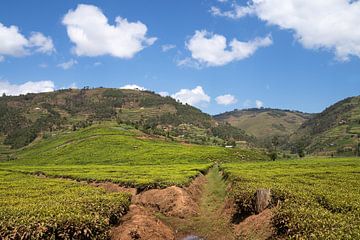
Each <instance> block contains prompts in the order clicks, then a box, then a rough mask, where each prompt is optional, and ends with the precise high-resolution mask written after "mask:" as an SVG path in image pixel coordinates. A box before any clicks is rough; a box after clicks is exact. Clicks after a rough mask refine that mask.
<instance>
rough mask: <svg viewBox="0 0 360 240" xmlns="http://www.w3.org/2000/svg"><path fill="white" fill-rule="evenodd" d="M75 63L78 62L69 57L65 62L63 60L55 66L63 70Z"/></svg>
mask: <svg viewBox="0 0 360 240" xmlns="http://www.w3.org/2000/svg"><path fill="white" fill-rule="evenodd" d="M76 64H78V62H77V61H76V60H74V59H70V60H69V61H67V62H63V63H59V64H58V65H56V66H57V67H60V68H62V69H64V70H68V69H70V68H72V67H73V66H75V65H76Z"/></svg>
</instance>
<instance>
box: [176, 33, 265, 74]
mask: <svg viewBox="0 0 360 240" xmlns="http://www.w3.org/2000/svg"><path fill="white" fill-rule="evenodd" d="M271 44H272V39H271V37H270V36H267V37H264V38H255V39H254V40H251V41H248V42H241V41H238V40H237V39H233V40H231V41H230V42H229V43H227V39H226V38H225V37H224V36H222V35H219V34H213V33H209V32H207V31H206V30H202V31H196V32H195V34H194V36H192V37H191V38H190V40H189V41H188V42H187V43H186V48H187V49H188V50H189V51H190V52H191V57H192V60H193V61H195V62H198V63H199V64H200V65H201V66H202V65H204V66H208V67H210V66H223V65H225V64H228V63H230V62H232V61H237V60H242V59H245V58H248V57H250V56H251V55H253V54H254V53H255V52H256V50H257V49H258V48H260V47H267V46H269V45H271ZM189 63H191V64H194V63H192V62H191V61H190V62H189V59H187V60H182V62H179V63H178V65H185V64H189Z"/></svg>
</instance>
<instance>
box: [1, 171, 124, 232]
mask: <svg viewBox="0 0 360 240" xmlns="http://www.w3.org/2000/svg"><path fill="white" fill-rule="evenodd" d="M0 182H1V185H0V239H108V238H109V232H108V231H109V229H110V226H111V224H116V223H118V221H119V219H120V217H121V216H122V215H123V214H125V212H126V211H127V209H128V206H129V204H130V196H129V194H126V193H107V192H105V190H103V189H100V188H94V187H90V186H88V185H86V184H81V183H77V182H75V181H67V180H64V179H48V178H39V177H35V176H30V175H26V174H21V173H14V172H7V171H0Z"/></svg>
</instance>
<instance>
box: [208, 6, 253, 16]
mask: <svg viewBox="0 0 360 240" xmlns="http://www.w3.org/2000/svg"><path fill="white" fill-rule="evenodd" d="M210 13H211V14H212V15H214V16H219V17H228V18H231V19H239V18H242V17H244V16H246V15H249V14H252V13H254V8H252V7H250V6H246V7H243V6H239V5H237V4H235V5H234V6H233V9H232V10H230V11H222V10H221V9H220V8H218V7H215V6H212V7H211V8H210Z"/></svg>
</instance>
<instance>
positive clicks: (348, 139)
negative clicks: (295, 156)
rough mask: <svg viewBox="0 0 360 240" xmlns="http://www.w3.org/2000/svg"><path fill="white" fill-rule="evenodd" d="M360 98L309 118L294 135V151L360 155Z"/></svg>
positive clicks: (346, 101)
mask: <svg viewBox="0 0 360 240" xmlns="http://www.w3.org/2000/svg"><path fill="white" fill-rule="evenodd" d="M359 137H360V97H351V98H347V99H344V100H342V101H340V102H337V103H336V104H334V105H332V106H330V107H328V108H327V109H325V110H324V111H323V112H321V113H319V114H317V115H316V116H315V117H314V118H312V119H310V120H309V121H306V122H305V123H304V124H303V125H302V126H301V127H300V129H299V130H298V131H297V132H296V133H295V134H294V135H293V136H292V137H291V139H290V140H291V141H290V142H291V144H290V145H289V146H288V148H291V149H292V150H293V152H297V151H298V149H304V150H305V151H306V152H309V153H327V154H328V155H342V156H344V155H348V156H354V155H356V154H357V145H358V143H359V142H360V138H359Z"/></svg>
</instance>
